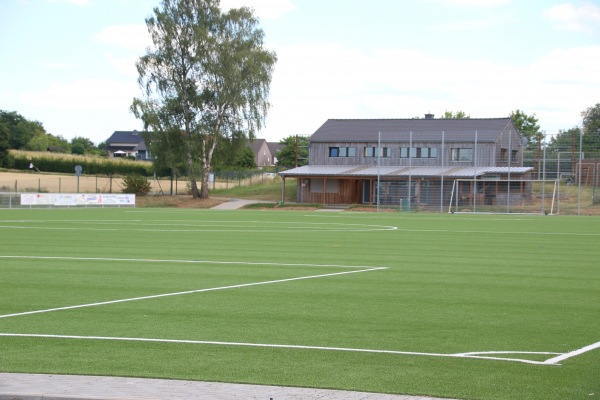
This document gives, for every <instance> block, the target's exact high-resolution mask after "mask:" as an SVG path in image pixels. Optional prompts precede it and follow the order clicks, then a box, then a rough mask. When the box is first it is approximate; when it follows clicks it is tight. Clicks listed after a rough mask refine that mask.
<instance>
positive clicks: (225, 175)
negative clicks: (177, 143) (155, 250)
mask: <svg viewBox="0 0 600 400" xmlns="http://www.w3.org/2000/svg"><path fill="white" fill-rule="evenodd" d="M275 176H276V174H275V173H274V172H263V171H224V172H219V171H217V172H215V173H213V174H211V175H210V177H209V189H212V190H214V189H231V188H234V187H237V186H251V185H258V184H262V183H265V182H267V181H269V180H272V179H273V178H274V177H275ZM147 179H148V182H149V183H150V186H151V189H150V194H153V195H182V194H189V193H190V184H189V179H188V177H187V176H173V177H148V178H147ZM198 185H200V182H198ZM123 188H124V184H123V178H122V177H117V176H110V175H109V176H106V175H81V176H79V177H77V176H75V175H57V174H46V173H36V172H31V171H28V172H0V192H12V193H24V192H37V193H122V192H123Z"/></svg>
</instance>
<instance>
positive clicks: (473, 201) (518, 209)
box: [448, 178, 560, 215]
mask: <svg viewBox="0 0 600 400" xmlns="http://www.w3.org/2000/svg"><path fill="white" fill-rule="evenodd" d="M559 190H560V188H559V181H558V180H542V179H515V180H510V181H508V180H501V179H474V178H469V179H455V180H454V182H453V184H452V191H451V194H450V201H449V204H448V212H449V213H488V214H512V213H518V214H546V215H548V214H550V215H553V214H557V213H558V203H557V199H558V194H559Z"/></svg>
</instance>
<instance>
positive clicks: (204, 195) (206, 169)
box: [200, 135, 217, 199]
mask: <svg viewBox="0 0 600 400" xmlns="http://www.w3.org/2000/svg"><path fill="white" fill-rule="evenodd" d="M206 142H208V143H206ZM206 142H205V145H208V146H207V147H208V149H207V151H205V152H204V155H203V156H202V188H201V194H200V198H201V199H208V197H209V195H208V175H209V174H210V173H211V171H212V168H211V163H212V156H213V153H214V152H215V148H216V147H217V135H214V136H212V137H210V136H209V138H208V139H206ZM205 149H206V147H205Z"/></svg>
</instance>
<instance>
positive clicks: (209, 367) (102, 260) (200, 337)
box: [0, 208, 600, 400]
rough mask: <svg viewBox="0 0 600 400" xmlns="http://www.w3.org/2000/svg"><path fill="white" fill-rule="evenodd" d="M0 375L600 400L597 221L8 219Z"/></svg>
mask: <svg viewBox="0 0 600 400" xmlns="http://www.w3.org/2000/svg"><path fill="white" fill-rule="evenodd" d="M0 371H2V372H32V373H33V372H36V373H52V374H92V375H116V376H136V377H158V378H173V379H191V380H205V381H221V382H243V383H256V384H269V385H284V386H301V387H316V388H334V389H347V390H357V391H368V392H382V393H397V394H415V395H431V396H438V397H449V398H458V399H561V400H562V399H594V398H599V397H600V218H595V217H561V216H523V215H511V216H507V215H495V216H491V215H487V216H477V215H475V216H470V215H438V214H400V213H358V212H324V211H320V212H312V211H311V212H304V211H249V210H240V211H215V210H181V209H131V208H128V209H50V210H48V209H44V210H22V209H21V210H3V211H0Z"/></svg>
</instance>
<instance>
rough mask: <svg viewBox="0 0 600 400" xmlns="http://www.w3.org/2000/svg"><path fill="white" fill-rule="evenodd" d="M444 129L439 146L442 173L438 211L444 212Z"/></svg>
mask: <svg viewBox="0 0 600 400" xmlns="http://www.w3.org/2000/svg"><path fill="white" fill-rule="evenodd" d="M444 139H445V138H444V131H442V148H441V152H442V175H441V178H442V179H441V181H440V187H441V189H440V191H441V193H440V213H443V212H444ZM450 205H452V200H451V201H450Z"/></svg>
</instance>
